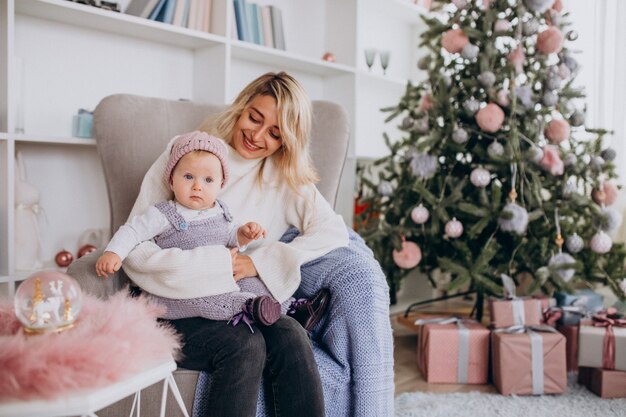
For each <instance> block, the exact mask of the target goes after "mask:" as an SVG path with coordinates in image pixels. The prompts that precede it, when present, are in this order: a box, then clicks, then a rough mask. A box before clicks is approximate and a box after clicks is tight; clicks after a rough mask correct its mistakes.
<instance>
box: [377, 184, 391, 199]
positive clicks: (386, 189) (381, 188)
mask: <svg viewBox="0 0 626 417" xmlns="http://www.w3.org/2000/svg"><path fill="white" fill-rule="evenodd" d="M378 194H380V195H382V196H383V197H389V196H390V195H391V194H393V185H391V183H390V182H389V181H381V182H380V184H378Z"/></svg>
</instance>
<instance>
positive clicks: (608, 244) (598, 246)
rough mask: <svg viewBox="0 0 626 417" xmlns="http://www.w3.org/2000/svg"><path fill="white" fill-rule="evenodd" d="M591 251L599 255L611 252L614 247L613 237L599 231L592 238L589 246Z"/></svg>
mask: <svg viewBox="0 0 626 417" xmlns="http://www.w3.org/2000/svg"><path fill="white" fill-rule="evenodd" d="M589 246H590V247H591V250H592V251H594V252H595V253H599V254H601V255H603V254H605V253H607V252H609V251H610V250H611V248H612V247H613V240H611V237H610V236H609V235H607V234H606V233H605V232H603V231H599V232H598V233H596V234H595V235H593V237H592V238H591V243H590V244H589Z"/></svg>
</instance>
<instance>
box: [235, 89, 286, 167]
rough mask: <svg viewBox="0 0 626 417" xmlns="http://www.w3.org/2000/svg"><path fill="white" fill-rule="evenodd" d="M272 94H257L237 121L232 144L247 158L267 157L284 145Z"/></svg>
mask: <svg viewBox="0 0 626 417" xmlns="http://www.w3.org/2000/svg"><path fill="white" fill-rule="evenodd" d="M282 143H283V142H282V139H281V136H280V130H279V129H278V109H277V108H276V99H275V98H274V97H272V96H256V97H255V98H254V99H253V100H252V101H251V102H250V104H249V105H248V107H246V108H245V109H244V111H243V113H241V116H240V117H239V119H238V120H237V123H235V131H234V133H233V139H232V142H231V146H232V147H233V148H235V150H236V151H237V153H239V155H241V156H242V157H243V158H245V159H258V158H266V157H268V156H270V155H272V154H273V153H274V152H276V151H277V150H279V149H280V147H281V146H282Z"/></svg>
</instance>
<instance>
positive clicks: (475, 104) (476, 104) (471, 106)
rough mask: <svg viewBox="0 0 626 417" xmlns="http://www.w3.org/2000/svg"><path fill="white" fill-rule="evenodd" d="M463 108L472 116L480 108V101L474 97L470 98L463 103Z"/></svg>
mask: <svg viewBox="0 0 626 417" xmlns="http://www.w3.org/2000/svg"><path fill="white" fill-rule="evenodd" d="M463 109H465V111H466V112H467V113H468V114H469V115H470V116H473V115H474V114H476V112H477V111H478V110H479V109H480V101H478V100H476V99H475V98H470V99H469V100H466V101H465V102H464V103H463Z"/></svg>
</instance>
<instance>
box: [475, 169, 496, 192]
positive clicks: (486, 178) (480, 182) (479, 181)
mask: <svg viewBox="0 0 626 417" xmlns="http://www.w3.org/2000/svg"><path fill="white" fill-rule="evenodd" d="M470 181H471V182H472V184H474V186H476V187H480V188H484V187H486V186H488V185H489V183H490V182H491V173H490V172H489V171H488V170H486V169H485V168H474V169H473V170H472V173H471V174H470Z"/></svg>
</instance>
